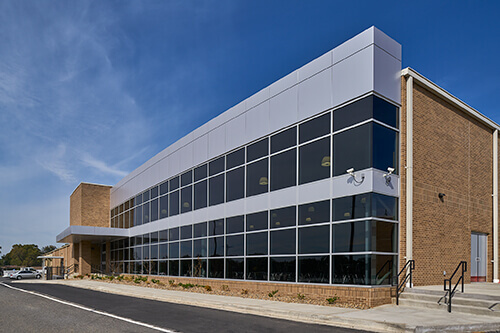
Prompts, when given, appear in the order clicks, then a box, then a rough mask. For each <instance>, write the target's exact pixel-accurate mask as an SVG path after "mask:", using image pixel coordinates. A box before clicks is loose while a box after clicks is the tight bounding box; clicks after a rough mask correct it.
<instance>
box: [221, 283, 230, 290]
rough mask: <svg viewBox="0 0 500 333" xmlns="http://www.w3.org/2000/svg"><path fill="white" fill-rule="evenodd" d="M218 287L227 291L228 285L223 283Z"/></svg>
mask: <svg viewBox="0 0 500 333" xmlns="http://www.w3.org/2000/svg"><path fill="white" fill-rule="evenodd" d="M220 289H222V290H224V291H229V286H228V285H227V284H223V285H222V286H221V287H220Z"/></svg>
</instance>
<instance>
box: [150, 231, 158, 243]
mask: <svg viewBox="0 0 500 333" xmlns="http://www.w3.org/2000/svg"><path fill="white" fill-rule="evenodd" d="M149 239H150V240H151V243H158V231H155V232H152V233H150V234H149Z"/></svg>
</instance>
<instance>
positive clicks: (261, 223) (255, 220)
mask: <svg viewBox="0 0 500 333" xmlns="http://www.w3.org/2000/svg"><path fill="white" fill-rule="evenodd" d="M267 219H268V214H267V211H264V212H258V213H253V214H248V215H247V231H256V230H263V229H267Z"/></svg>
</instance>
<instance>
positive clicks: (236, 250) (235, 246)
mask: <svg viewBox="0 0 500 333" xmlns="http://www.w3.org/2000/svg"><path fill="white" fill-rule="evenodd" d="M243 248H244V246H243V235H235V236H227V237H226V256H243V254H244V250H243Z"/></svg>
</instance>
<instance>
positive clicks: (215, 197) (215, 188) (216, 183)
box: [209, 174, 224, 206]
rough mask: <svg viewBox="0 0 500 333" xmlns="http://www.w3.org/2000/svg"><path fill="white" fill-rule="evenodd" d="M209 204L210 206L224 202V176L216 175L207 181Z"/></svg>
mask: <svg viewBox="0 0 500 333" xmlns="http://www.w3.org/2000/svg"><path fill="white" fill-rule="evenodd" d="M209 194H210V195H209V203H210V206H213V205H218V204H221V203H223V202H224V175H223V174H222V175H218V176H215V177H212V178H210V179H209Z"/></svg>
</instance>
